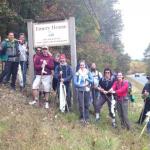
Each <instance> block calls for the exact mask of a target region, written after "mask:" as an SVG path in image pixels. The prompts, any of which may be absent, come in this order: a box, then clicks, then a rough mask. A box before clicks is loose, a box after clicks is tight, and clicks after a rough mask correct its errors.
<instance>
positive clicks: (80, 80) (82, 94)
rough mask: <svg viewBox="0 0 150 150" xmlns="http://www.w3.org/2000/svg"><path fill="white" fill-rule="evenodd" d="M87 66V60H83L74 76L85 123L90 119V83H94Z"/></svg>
mask: <svg viewBox="0 0 150 150" xmlns="http://www.w3.org/2000/svg"><path fill="white" fill-rule="evenodd" d="M85 66H86V65H85V61H81V62H80V67H79V70H78V71H77V72H76V74H75V77H74V84H75V87H76V88H77V98H78V102H79V111H80V120H81V122H84V123H86V122H87V121H88V119H89V101H90V84H91V83H93V77H92V75H91V73H90V71H89V70H88V69H86V68H85Z"/></svg>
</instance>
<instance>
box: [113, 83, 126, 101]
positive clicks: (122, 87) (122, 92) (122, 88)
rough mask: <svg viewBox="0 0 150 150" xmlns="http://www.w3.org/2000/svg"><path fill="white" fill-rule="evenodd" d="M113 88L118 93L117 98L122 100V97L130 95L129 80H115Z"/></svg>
mask: <svg viewBox="0 0 150 150" xmlns="http://www.w3.org/2000/svg"><path fill="white" fill-rule="evenodd" d="M112 89H113V90H114V91H115V92H116V94H117V99H118V100H122V98H125V97H127V96H128V82H127V81H124V80H123V81H121V82H119V81H115V82H114V84H113V86H112Z"/></svg>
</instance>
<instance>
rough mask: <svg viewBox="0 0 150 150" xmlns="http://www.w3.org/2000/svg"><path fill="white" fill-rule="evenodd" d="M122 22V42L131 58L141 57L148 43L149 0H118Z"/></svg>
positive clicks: (149, 40)
mask: <svg viewBox="0 0 150 150" xmlns="http://www.w3.org/2000/svg"><path fill="white" fill-rule="evenodd" d="M117 7H119V8H120V9H121V11H122V20H123V24H124V28H123V32H122V38H121V39H122V42H123V44H124V46H125V52H127V53H128V54H129V55H130V56H131V58H132V59H142V58H143V53H144V50H145V49H146V48H147V46H148V44H149V43H150V0H119V4H118V6H117Z"/></svg>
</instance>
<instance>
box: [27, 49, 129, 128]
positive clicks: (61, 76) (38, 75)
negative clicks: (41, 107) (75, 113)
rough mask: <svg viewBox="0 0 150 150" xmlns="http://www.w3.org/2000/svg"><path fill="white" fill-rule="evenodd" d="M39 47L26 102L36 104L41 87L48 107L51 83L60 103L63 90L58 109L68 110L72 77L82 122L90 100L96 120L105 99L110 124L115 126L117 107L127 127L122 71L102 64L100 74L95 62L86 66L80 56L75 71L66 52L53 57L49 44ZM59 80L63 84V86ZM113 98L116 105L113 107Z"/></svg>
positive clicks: (126, 93) (126, 101) (86, 115)
mask: <svg viewBox="0 0 150 150" xmlns="http://www.w3.org/2000/svg"><path fill="white" fill-rule="evenodd" d="M37 49H39V48H37ZM41 51H42V52H41V53H40V54H36V55H35V56H34V59H33V60H34V69H35V79H34V81H33V85H32V90H33V101H31V102H29V104H30V105H35V104H37V103H38V102H39V91H40V90H42V91H43V92H44V94H45V108H49V102H48V100H49V92H50V91H51V89H52V87H53V90H56V91H57V94H58V97H59V100H60V105H61V104H62V102H61V100H62V99H63V98H62V94H61V93H62V91H63V90H65V91H63V92H65V102H66V103H65V107H64V108H62V109H61V107H60V110H61V111H62V112H64V111H71V110H72V98H71V97H72V92H71V83H72V81H73V86H74V87H75V92H76V98H77V100H78V105H79V112H80V120H81V122H85V123H86V122H88V120H89V106H90V103H91V101H92V103H93V106H94V111H95V118H96V121H99V120H100V111H101V109H102V106H103V105H104V103H105V102H107V104H108V108H109V115H110V117H111V118H112V126H113V127H116V120H115V112H116V109H117V112H118V113H119V117H120V120H121V125H122V126H123V127H125V128H127V129H130V123H129V120H128V82H127V81H125V80H124V77H123V74H122V73H121V72H118V74H117V77H116V75H113V73H112V71H111V69H110V68H105V69H104V73H103V75H102V73H100V72H99V71H98V70H97V67H96V64H95V63H92V64H91V66H90V67H89V66H88V65H86V63H85V61H84V60H81V61H80V62H79V64H78V66H77V68H76V72H75V73H73V70H72V67H71V66H70V65H69V64H68V63H67V61H66V56H65V54H60V55H59V58H58V59H57V61H56V60H55V59H53V57H52V55H51V54H49V51H48V47H43V48H41ZM53 70H54V72H53ZM62 84H63V87H65V88H62ZM41 85H42V87H41ZM63 96H64V95H63ZM91 97H92V98H91ZM62 101H63V100H62ZM116 101H117V107H115V105H116V104H115V102H116Z"/></svg>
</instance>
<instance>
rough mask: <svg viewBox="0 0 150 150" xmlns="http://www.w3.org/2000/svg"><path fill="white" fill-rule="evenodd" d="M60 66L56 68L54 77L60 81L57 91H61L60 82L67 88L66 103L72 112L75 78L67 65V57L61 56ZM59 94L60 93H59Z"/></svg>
mask: <svg viewBox="0 0 150 150" xmlns="http://www.w3.org/2000/svg"><path fill="white" fill-rule="evenodd" d="M59 61H60V64H59V65H57V66H56V68H55V73H54V76H55V78H56V79H57V81H58V86H57V89H58V91H59V88H60V82H62V83H63V84H64V85H65V88H66V101H67V106H68V109H69V110H71V88H70V83H71V79H72V77H73V72H72V68H71V66H70V65H68V64H67V61H66V56H65V55H64V54H61V55H60V57H59ZM58 93H59V92H58ZM67 106H66V111H67Z"/></svg>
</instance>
